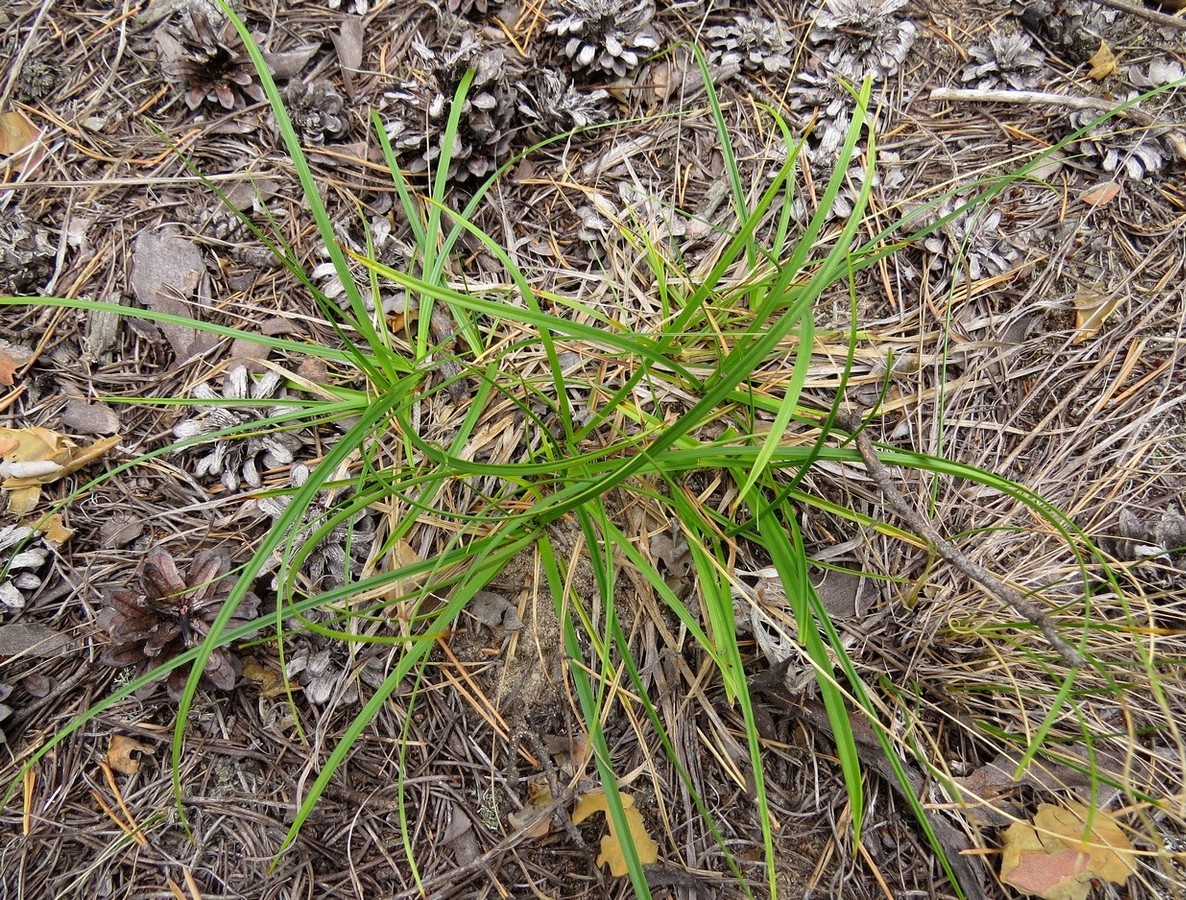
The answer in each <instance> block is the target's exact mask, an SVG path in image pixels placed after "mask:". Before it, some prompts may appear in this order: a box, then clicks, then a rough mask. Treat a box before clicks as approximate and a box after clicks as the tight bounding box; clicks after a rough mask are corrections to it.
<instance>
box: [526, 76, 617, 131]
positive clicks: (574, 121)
mask: <svg viewBox="0 0 1186 900" xmlns="http://www.w3.org/2000/svg"><path fill="white" fill-rule="evenodd" d="M608 96H609V93H608V92H607V91H603V90H595V91H587V92H582V91H578V90H577V89H576V87H575V86H574V85H573V84H572V82H570V81H567V80H565V78H564V76H562V75H561V74H560V73H559V72H557V71H556V70H555V69H544V70H543V71H542V72H541V73H540V74H539V76H538V77H536V79H535V80H534V81H533V82H532V83H531V84H530V85H520V86H519V112H521V113H522V114H523V116H524V118H525V119H527V121H529V122H531V123H532V124H531V132H532V136H533V137H534V139H535V140H543V139H544V138H549V137H554V136H555V135H558V134H565V133H566V132H569V131H572V130H573V129H576V128H584V127H586V126H587V125H594V124H596V123H598V122H604V121H605V120H606V118H608V112H607V111H606V109H605V107H604V106H602V105H601V101H602V100H605V98H607V97H608Z"/></svg>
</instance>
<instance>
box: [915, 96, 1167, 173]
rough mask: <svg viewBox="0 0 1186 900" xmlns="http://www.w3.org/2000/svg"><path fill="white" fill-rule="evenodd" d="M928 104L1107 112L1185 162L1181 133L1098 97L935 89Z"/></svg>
mask: <svg viewBox="0 0 1186 900" xmlns="http://www.w3.org/2000/svg"><path fill="white" fill-rule="evenodd" d="M930 99H932V100H943V101H946V102H950V103H961V102H965V101H968V102H974V103H1015V104H1018V105H1021V106H1058V107H1061V108H1063V109H1083V110H1091V111H1098V112H1111V113H1115V114H1116V115H1118V116H1121V117H1123V118H1125V119H1129V120H1130V121H1132V122H1135V123H1136V124H1138V125H1140V126H1142V127H1144V128H1156V129H1158V131H1159V132H1161V135H1162V137H1163V138H1164V139H1165V141H1166V143H1168V144H1169V145H1170V148H1171V149H1172V150H1173V151H1174V155H1175V156H1177V157H1178V159H1181V160H1186V136H1183V134H1182V132H1181V131H1178V130H1176V129H1174V128H1173V127H1172V126H1169V125H1166V124H1165V123H1164V122H1162V121H1161V120H1160V119H1158V118H1157V117H1156V116H1154V115H1151V114H1150V113H1147V112H1145V110H1143V109H1138V108H1137V107H1135V106H1118V105H1117V103H1116V101H1114V100H1104V99H1101V98H1099V97H1068V96H1066V95H1065V94H1051V93H1047V92H1045V91H1010V90H982V89H979V88H935V89H934V90H932V91H931V97H930Z"/></svg>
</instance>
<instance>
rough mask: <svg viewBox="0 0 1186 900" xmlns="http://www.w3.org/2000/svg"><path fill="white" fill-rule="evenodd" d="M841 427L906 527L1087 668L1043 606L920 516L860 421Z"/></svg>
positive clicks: (1076, 663) (1068, 658)
mask: <svg viewBox="0 0 1186 900" xmlns="http://www.w3.org/2000/svg"><path fill="white" fill-rule="evenodd" d="M841 426H842V427H843V428H845V429H846V430H847V431H849V432H851V433H852V435H853V441H854V442H855V443H856V445H857V450H859V451H860V454H861V459H863V460H864V461H865V468H866V469H868V470H869V474H870V475H871V476H872V477H873V480H874V481H876V482H877V486H878V487H879V488H881V492H882V493H883V494H885V499H886V500H888V501H889V505H890V506H891V507H893V510H894V512H896V513H897V514H898V515H899V516H901V517H902V518H903V519H905V520H906V524H908V525H909V526H910V527H911V528H913V529H914V530H915V531H916V532H918V533H919V534H921V535H923V536H924V537H925V538H926V539H927V540H928V541H930V542H931V544H932V545H934V547H935V549H936V550H937V551H938V553H939V555H940V556H942V557H943V558H944V559H945V560H947V562H948V564H949V565H951V566H952V567H953V568H955V569H956V570H957V571H959V572H960V573H961V574H963V575H965V576H966V577H968V578H969V579H971V580H972V581H974V582H976V583H977V584H978V585H980V586H981V587H982V588H984V590H986V591H987V592H988V593H989V594H991V595H992V596H993V597H996V598H997V599H998V600H1000V601H1002V602H1003V603H1007V604H1008V605H1009V606H1011V607H1012V608H1013V609H1014V611H1015V612H1016V613H1017V614H1018V615H1019V616H1021V617H1022V618H1024V619H1026V620H1027V621H1029V622H1031V623H1033V624H1034V625H1036V626H1038V628H1040V629H1041V630H1042V634H1044V635H1045V636H1046V640H1048V641H1049V642H1050V645H1051V646H1052V647H1053V648H1054V649H1055V650H1057V651H1058V654H1059V655H1060V656H1061V657H1062V658H1063V659H1065V660H1066V661H1067V662H1068V663H1070V664H1071V665H1072V666H1081V665H1083V662H1084V660H1083V657H1082V656H1080V655H1079V651H1077V650H1076V649H1075V648H1074V647H1072V646H1071V645H1070V644H1068V643H1067V642H1066V641H1064V640H1063V639H1062V638H1061V637H1059V636H1058V632H1057V631H1055V630H1054V625H1053V624H1051V622H1050V617H1049V616H1047V615H1046V613H1045V612H1044V611H1043V610H1042V608H1041V607H1040V606H1038V605H1037V604H1036V603H1034V602H1033V601H1032V600H1029V599H1028V598H1026V597H1025V596H1023V595H1022V593H1021V591H1019V590H1017V589H1016V588H1014V587H1010V586H1009V585H1007V584H1005V583H1004V582H1003V581H1001V580H1000V579H999V578H997V576H995V575H993V574H992V572H990V571H988V569H985V568H984V567H983V566H980V565H977V564H976V563H974V562H972V561H971V560H970V559H968V558H967V557H966V556H964V555H963V554H962V553H960V551H959V550H958V549H957V548H956V546H955V545H954V544H952V543H951V542H949V541H948V540H947V539H946V538H944V537H943V535H941V534H939V532H938V531H936V530H935V526H933V525H932V524H931V523H930V522H928V521H927V520H926V519H924V518H923V517H922V516H920V515H919V514H918V512H917V511H916V510H915V509H914V508H913V507H911V506H910V504H908V503H907V502H906V498H905V497H903V496H902V493H901V491H899V490H898V488H897V486H896V485H895V484H894V480H893V478H892V477H891V476H890V473H889V469H887V468H886V467H885V464H884V463H882V461H881V460H880V459H879V458H878V457H877V451H876V450H874V449H873V442H872V441H870V440H869V436H868V435H867V434H865V431H864V429H863V428H862V427H861V424H860V423H859V422H845V423H841Z"/></svg>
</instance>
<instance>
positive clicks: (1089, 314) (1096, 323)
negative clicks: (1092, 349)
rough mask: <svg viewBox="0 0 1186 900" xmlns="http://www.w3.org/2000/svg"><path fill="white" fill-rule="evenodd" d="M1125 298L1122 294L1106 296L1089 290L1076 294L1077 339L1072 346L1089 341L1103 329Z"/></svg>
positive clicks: (1074, 339) (1075, 338) (1072, 341)
mask: <svg viewBox="0 0 1186 900" xmlns="http://www.w3.org/2000/svg"><path fill="white" fill-rule="evenodd" d="M1123 299H1124V297H1123V296H1122V295H1120V294H1112V295H1111V296H1104V295H1102V294H1097V293H1096V292H1095V291H1093V290H1090V289H1088V288H1081V289H1080V290H1079V292H1078V293H1077V294H1075V337H1074V338H1072V339H1071V343H1072V344H1082V343H1083V342H1084V341H1089V340H1091V339H1092V338H1093V337H1095V336H1096V335H1097V334H1099V330H1100V329H1101V328H1103V326H1104V322H1106V321H1107V320H1108V316H1110V315H1112V313H1114V312H1115V311H1116V308H1117V307H1118V306H1119V305H1120V303H1121V301H1122V300H1123Z"/></svg>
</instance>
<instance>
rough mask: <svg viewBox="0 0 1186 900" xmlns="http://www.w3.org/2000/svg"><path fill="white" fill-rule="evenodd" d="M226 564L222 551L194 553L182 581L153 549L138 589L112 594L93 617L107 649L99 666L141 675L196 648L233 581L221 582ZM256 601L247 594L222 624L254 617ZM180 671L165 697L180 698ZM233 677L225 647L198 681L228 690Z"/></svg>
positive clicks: (235, 663) (233, 664) (234, 665)
mask: <svg viewBox="0 0 1186 900" xmlns="http://www.w3.org/2000/svg"><path fill="white" fill-rule="evenodd" d="M230 567H231V560H230V556H229V555H227V553H226V551H224V550H205V551H203V552H202V553H199V554H198V555H197V556H196V557H195V558H194V561H193V563H191V564H190V567H189V571H188V572H186V573H185V576H184V577H182V575H181V573H180V572H179V571H178V570H177V563H176V562H175V561H174V560H173V557H172V556H171V555H170V554H169V552H168V551H167V550H163V549H162V548H160V547H154V548H153V549H152V550H150V551H149V552H148V556H147V557H146V558H145V560H144V570H143V572H142V573H141V577H140V589H139V590H124V591H112V592H110V593H109V594H108V595H107V597H106V603H107V605H106V606H105V607H104V608H103V609H102V610H101V611H100V612H99V615H98V617H97V622H98V625H99V627H100V628H102V629H103V630H104V631H106V632H107V633H108V634H109V635H111V639H112V644H111V646H110V647H108V648H107V652H106V653H104V654H103V656H102V658H101V660H100V661H101V662H103V663H104V664H105V665H108V666H137V667H138V668H139V669H140V670H141V671H145V670H147V669H150V668H152V667H154V666H157V665H160V664H161V663H162V662H165V661H167V660H170V659H172V658H173V657H175V656H179V655H180V654H182V653H184V652H185V651H186V650H189V649H190V648H191V647H196V646H197V645H198V644H200V643H201V642H202V641H203V639H205V637H206V635H207V634H209V633H210V624H211V623H212V622H213V621H214V619H215V618H216V617H217V616H218V613H219V611H220V610H221V609H222V606H223V604H224V603H225V602H226V598H227V595H228V594H229V593H230V591H231V587H232V586H233V584H234V580H233V579H230V578H226V577H225V576H226V574H227V572H228V571H229V570H230ZM259 602H260V601H259V597H257V596H256V595H255V594H253V593H251V592H248V593H247V595H246V596H245V597H244V598H243V599H242V601H241V602H240V603H239V606H238V607H237V608H236V609H235V615H234V616H233V617H232V618H231V620H230V621H229V622H228V623H227V627H228V628H234V627H236V626H238V625H242V624H244V623H246V622H249V621H251V620H252V619H254V618H255V617H256V616H257V615H258V614H259ZM188 675H189V673H188V671H187V670H186V669H185V668H184V667H182V668H178V669H174V670H173V671H172V672H170V673H169V680H168V683H167V684H168V689H169V696H170V697H171V698H172V699H173V700H178V699H180V697H181V693H182V690H183V689H184V688H185V682H186V679H187V678H188ZM238 675H239V660H238V658H237V657H236V656H235V655H234V654H233V653H231V651H230V650H227V649H226V648H225V647H219V648H218V649H216V650H215V651H214V652H213V653H211V654H210V659H209V661H208V662H207V664H206V671H205V672H204V673H203V678H204V680H205V682H207V683H208V684H209V685H210V686H212V687H215V688H218V689H219V690H223V691H229V690H231V689H232V688H233V687H234V686H235V679H236V678H237V677H238Z"/></svg>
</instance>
